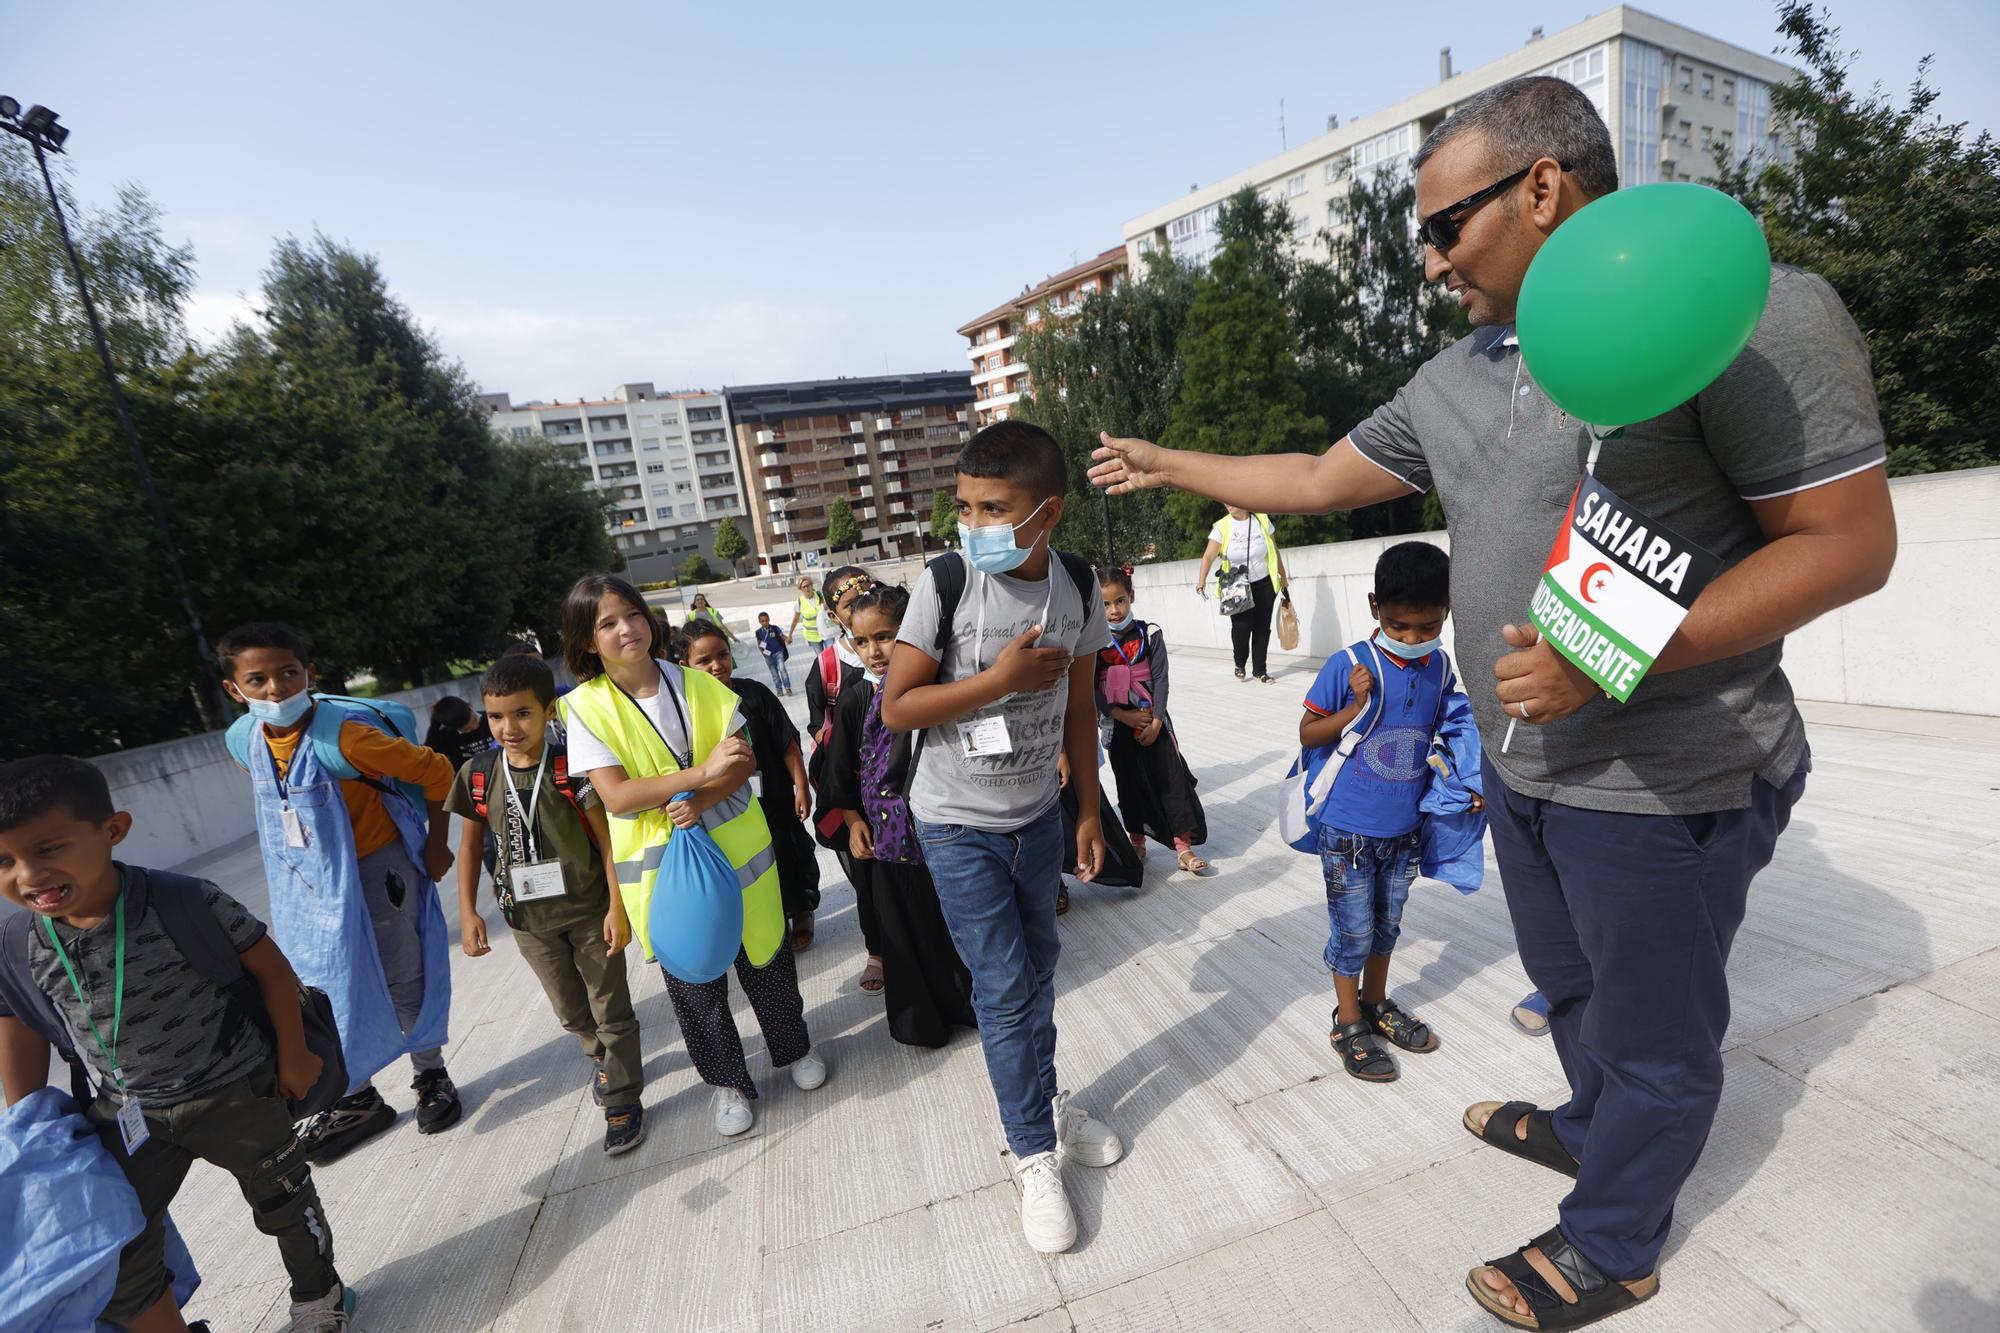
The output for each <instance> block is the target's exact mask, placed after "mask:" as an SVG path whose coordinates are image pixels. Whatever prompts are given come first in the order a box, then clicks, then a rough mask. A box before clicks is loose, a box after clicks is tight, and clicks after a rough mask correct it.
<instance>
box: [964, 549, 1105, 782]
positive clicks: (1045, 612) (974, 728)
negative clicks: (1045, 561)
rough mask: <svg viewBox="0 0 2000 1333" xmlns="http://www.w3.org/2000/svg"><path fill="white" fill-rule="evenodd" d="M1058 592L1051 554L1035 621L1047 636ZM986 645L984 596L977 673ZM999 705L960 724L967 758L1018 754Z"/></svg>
mask: <svg viewBox="0 0 2000 1333" xmlns="http://www.w3.org/2000/svg"><path fill="white" fill-rule="evenodd" d="M987 577H989V576H988V575H986V574H981V575H980V578H982V579H984V578H987ZM1055 595H1056V560H1055V557H1054V556H1053V555H1051V556H1050V557H1049V586H1048V591H1047V592H1046V593H1044V594H1043V597H1042V614H1041V618H1040V619H1039V620H1037V621H1036V622H1035V623H1036V624H1038V625H1040V626H1041V627H1042V633H1043V634H1044V635H1047V634H1048V632H1049V612H1050V611H1052V610H1054V609H1055ZM1086 619H1088V617H1086ZM1041 642H1042V641H1041V640H1037V641H1036V644H1037V646H1040V644H1041ZM985 648H986V598H985V597H984V596H981V597H980V599H979V612H978V614H977V616H975V617H974V619H973V639H972V672H973V674H974V675H977V674H979V673H980V672H981V671H984V670H985V669H986V663H985V661H984V659H983V657H982V653H983V652H984V650H985ZM999 707H1000V705H998V704H994V705H992V708H993V710H994V711H990V712H982V713H975V714H973V715H972V716H971V717H969V718H967V719H965V720H964V721H963V722H960V723H959V724H958V746H959V749H961V750H962V751H964V752H965V757H966V758H967V759H991V758H995V757H997V756H999V755H1003V754H1012V753H1014V738H1013V737H1012V736H1011V735H1009V734H1008V732H1007V718H1006V715H1005V714H1003V713H1001V712H999V711H997V710H998V709H999Z"/></svg>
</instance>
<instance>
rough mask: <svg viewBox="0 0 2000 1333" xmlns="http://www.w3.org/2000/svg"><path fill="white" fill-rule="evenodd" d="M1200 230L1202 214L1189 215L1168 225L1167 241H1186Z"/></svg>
mask: <svg viewBox="0 0 2000 1333" xmlns="http://www.w3.org/2000/svg"><path fill="white" fill-rule="evenodd" d="M1200 228H1201V214H1199V213H1189V214H1188V215H1186V216H1185V217H1178V218H1175V219H1174V220H1173V221H1172V222H1169V223H1168V224H1167V239H1168V240H1170V241H1185V240H1187V239H1188V238H1189V237H1191V236H1193V235H1194V234H1195V232H1196V231H1198V230H1199V229H1200Z"/></svg>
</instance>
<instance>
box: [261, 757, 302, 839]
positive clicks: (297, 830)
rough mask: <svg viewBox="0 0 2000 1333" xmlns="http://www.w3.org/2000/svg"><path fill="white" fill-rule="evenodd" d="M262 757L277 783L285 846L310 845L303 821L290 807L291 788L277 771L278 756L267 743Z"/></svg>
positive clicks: (279, 815) (279, 813) (279, 812)
mask: <svg viewBox="0 0 2000 1333" xmlns="http://www.w3.org/2000/svg"><path fill="white" fill-rule="evenodd" d="M264 757H265V758H266V759H268V760H270V761H271V781H273V782H275V783H276V784H277V785H278V818H279V819H280V820H281V821H283V823H284V826H285V846H287V847H306V846H310V845H311V841H312V840H311V839H310V838H308V837H307V836H306V825H305V821H304V820H302V819H300V818H299V812H298V811H296V810H294V809H292V791H291V788H289V787H287V786H286V785H285V775H284V774H283V773H280V772H279V771H278V756H277V755H275V754H273V753H272V752H271V747H270V746H269V745H268V744H266V745H265V746H264Z"/></svg>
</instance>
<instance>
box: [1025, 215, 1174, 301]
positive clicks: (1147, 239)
mask: <svg viewBox="0 0 2000 1333" xmlns="http://www.w3.org/2000/svg"><path fill="white" fill-rule="evenodd" d="M1158 248H1159V247H1158V246H1156V245H1155V244H1153V238H1152V237H1151V236H1141V237H1140V238H1139V253H1140V254H1142V255H1149V254H1151V253H1153V251H1154V250H1156V249H1158ZM1034 313H1035V312H1034V311H1032V310H1030V311H1029V312H1028V314H1029V315H1030V316H1032V315H1033V314H1034ZM1031 322H1032V321H1031Z"/></svg>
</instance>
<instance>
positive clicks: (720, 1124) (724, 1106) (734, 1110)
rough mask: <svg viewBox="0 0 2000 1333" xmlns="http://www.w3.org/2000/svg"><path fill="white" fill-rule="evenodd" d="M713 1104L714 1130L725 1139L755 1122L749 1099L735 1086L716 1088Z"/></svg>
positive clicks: (754, 1113)
mask: <svg viewBox="0 0 2000 1333" xmlns="http://www.w3.org/2000/svg"><path fill="white" fill-rule="evenodd" d="M714 1106H715V1132H716V1133H718V1134H720V1135H722V1137H724V1138H725V1139H728V1138H734V1137H736V1135H738V1134H741V1133H742V1132H743V1131H744V1130H746V1129H748V1128H750V1126H751V1125H753V1124H755V1123H756V1122H757V1113H756V1112H755V1111H753V1110H751V1109H750V1099H749V1098H748V1097H745V1096H744V1095H743V1094H742V1093H740V1092H738V1091H737V1090H736V1089H735V1088H717V1089H716V1090H715V1102H714Z"/></svg>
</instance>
